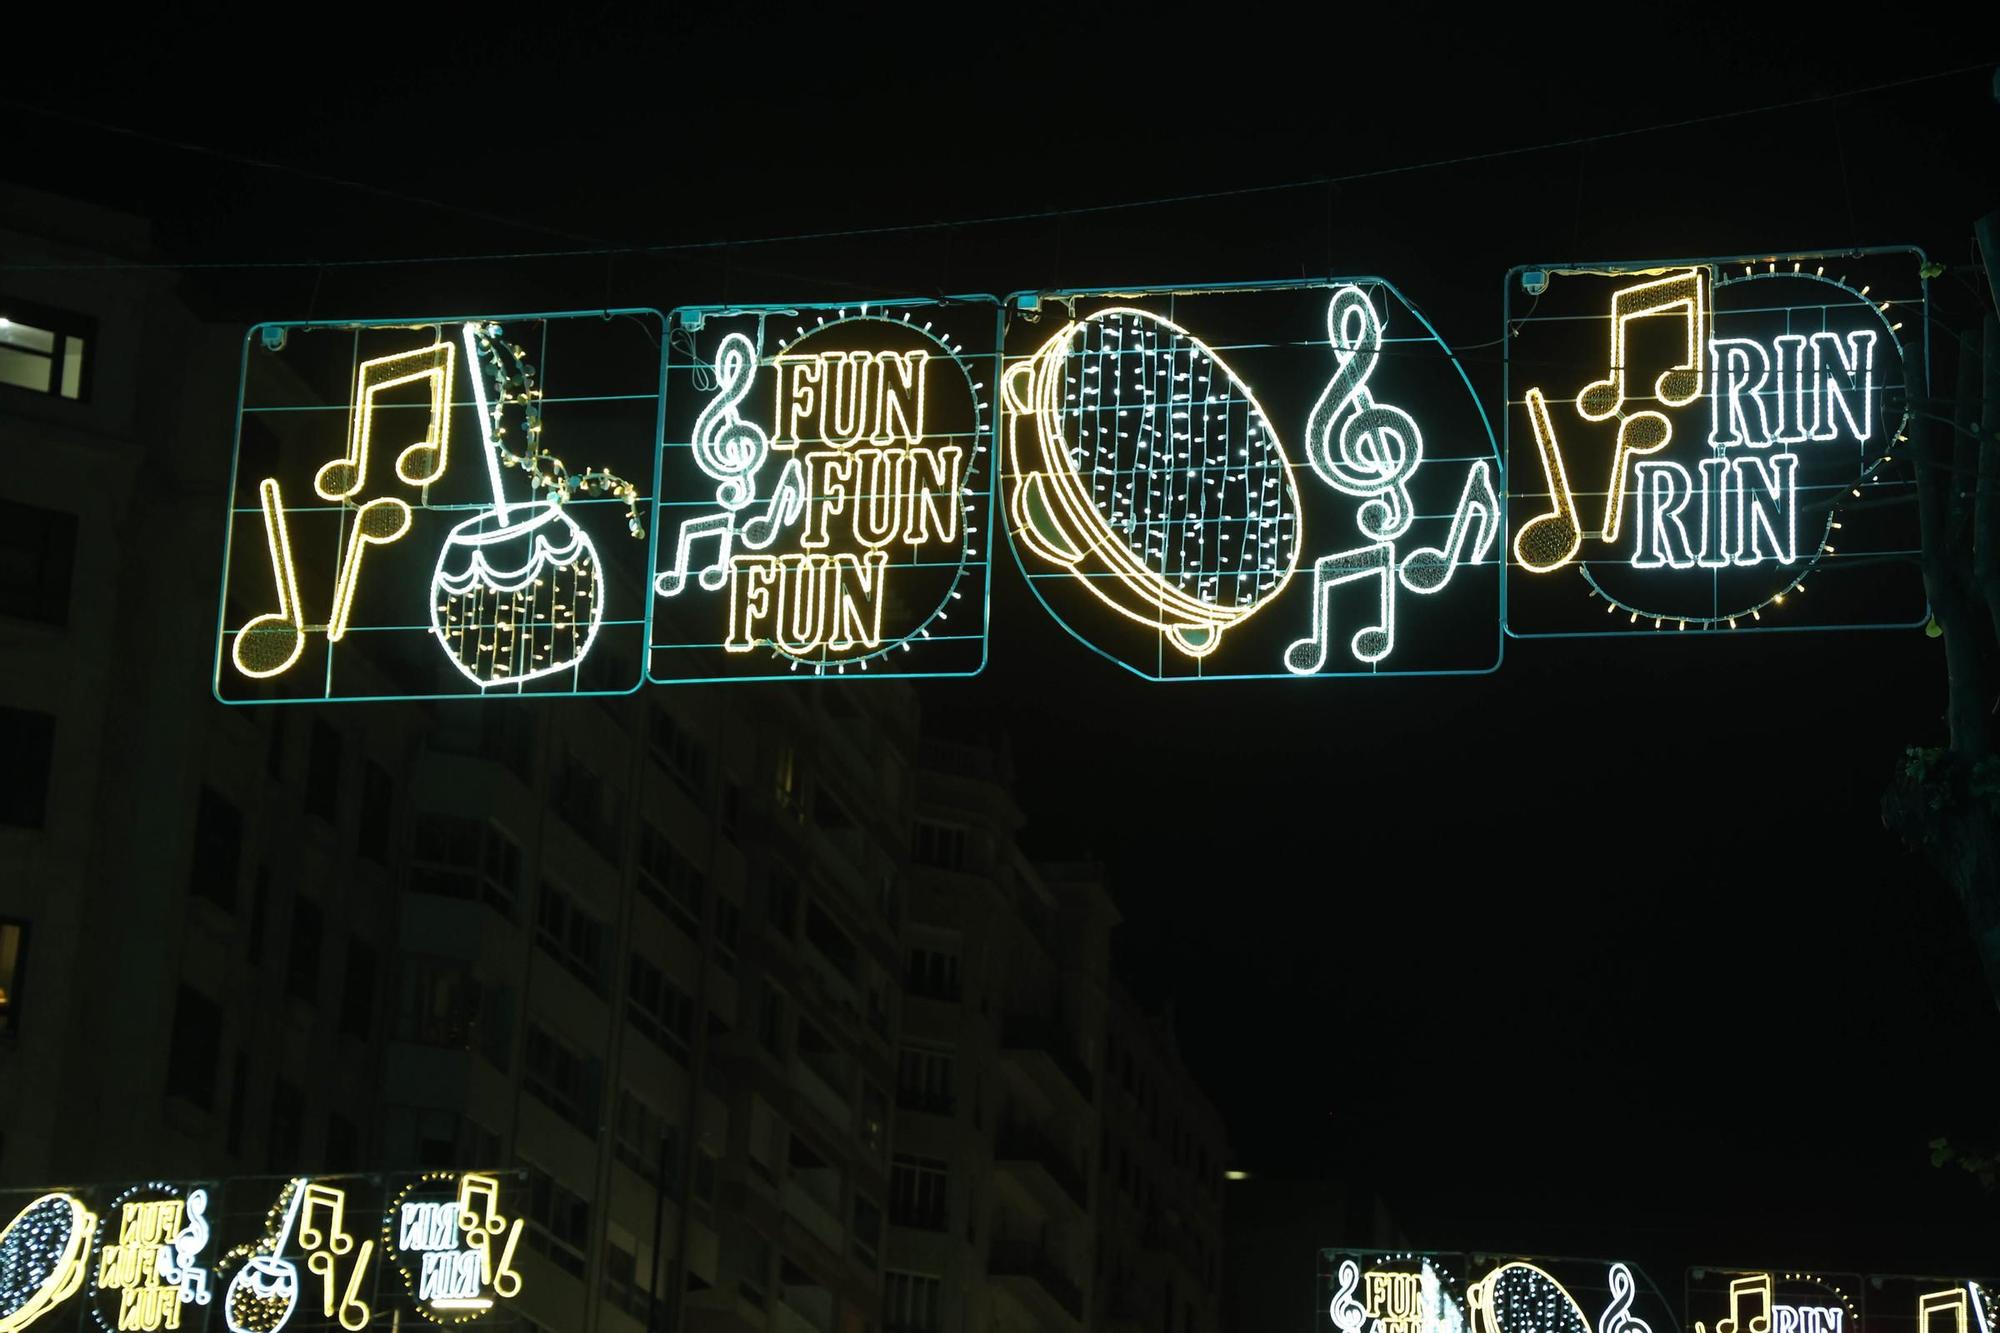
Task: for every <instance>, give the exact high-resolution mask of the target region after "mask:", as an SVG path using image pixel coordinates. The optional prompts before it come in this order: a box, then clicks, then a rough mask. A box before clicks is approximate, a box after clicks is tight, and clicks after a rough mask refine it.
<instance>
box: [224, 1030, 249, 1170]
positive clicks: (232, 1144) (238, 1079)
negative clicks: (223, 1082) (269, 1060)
mask: <svg viewBox="0 0 2000 1333" xmlns="http://www.w3.org/2000/svg"><path fill="white" fill-rule="evenodd" d="M249 1111H250V1056H249V1054H248V1053H247V1052H244V1051H238V1052H236V1060H235V1062H234V1065H233V1067H232V1069H231V1071H230V1076H229V1127H228V1129H227V1131H226V1132H225V1134H224V1137H223V1146H224V1147H225V1148H226V1149H227V1150H228V1152H229V1155H230V1156H231V1157H240V1156H242V1155H243V1122H244V1118H245V1116H247V1115H248V1113H249Z"/></svg>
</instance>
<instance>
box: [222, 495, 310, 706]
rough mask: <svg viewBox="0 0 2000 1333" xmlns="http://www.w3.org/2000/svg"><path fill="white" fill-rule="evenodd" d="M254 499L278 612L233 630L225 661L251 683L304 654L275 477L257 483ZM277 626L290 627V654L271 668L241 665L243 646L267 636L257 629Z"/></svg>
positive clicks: (302, 627) (286, 667)
mask: <svg viewBox="0 0 2000 1333" xmlns="http://www.w3.org/2000/svg"><path fill="white" fill-rule="evenodd" d="M257 499H258V503H259V504H260V505H262V507H263V510H264V540H265V545H266V546H267V547H268V549H269V551H270V555H271V577H272V578H273V579H274V580H276V582H277V585H278V609H277V610H276V611H269V612H266V613H265V614H263V615H261V616H256V617H253V618H252V619H251V620H250V621H249V622H248V623H246V624H245V625H244V626H243V628H242V629H239V630H237V631H236V642H235V643H233V644H231V645H230V647H229V658H230V660H231V661H233V662H234V663H236V669H237V670H238V671H241V672H242V673H243V674H244V675H246V676H248V677H250V678H251V679H252V680H264V679H266V678H268V677H271V676H277V675H282V674H283V673H284V672H287V671H290V670H291V669H292V668H293V667H295V666H297V665H298V662H299V658H300V657H301V656H302V655H303V654H304V653H305V650H306V626H305V619H304V614H303V608H302V607H301V606H300V604H299V573H298V567H297V566H296V565H294V564H293V563H292V534H291V529H290V528H289V527H287V526H286V523H285V497H284V494H283V492H282V491H280V490H279V488H278V479H277V478H276V477H266V478H264V480H262V481H260V482H258V483H257ZM280 622H282V623H285V624H289V625H290V626H291V627H292V651H291V653H290V654H289V655H288V656H287V657H286V658H285V660H284V661H282V662H280V663H279V664H278V665H277V666H274V667H265V668H261V669H259V668H253V667H251V666H249V665H248V664H247V663H245V662H244V660H243V645H244V643H245V642H246V641H248V640H249V639H251V638H252V637H253V636H255V635H258V634H266V635H268V634H269V633H270V631H269V630H266V629H263V628H261V627H262V626H264V625H266V624H267V623H268V624H276V623H280Z"/></svg>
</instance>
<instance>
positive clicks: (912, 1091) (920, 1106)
mask: <svg viewBox="0 0 2000 1333" xmlns="http://www.w3.org/2000/svg"><path fill="white" fill-rule="evenodd" d="M896 1109H897V1110H899V1111H921V1112H923V1113H924V1114H925V1115H942V1116H953V1115H957V1114H958V1098H957V1097H956V1096H954V1095H952V1094H951V1093H949V1092H933V1091H931V1090H930V1089H927V1088H901V1087H899V1088H897V1089H896Z"/></svg>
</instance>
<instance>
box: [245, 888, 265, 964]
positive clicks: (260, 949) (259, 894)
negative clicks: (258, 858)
mask: <svg viewBox="0 0 2000 1333" xmlns="http://www.w3.org/2000/svg"><path fill="white" fill-rule="evenodd" d="M270 904H271V872H270V871H269V870H267V869H265V868H264V867H262V866H259V867H258V868H257V878H256V879H255V880H253V881H251V884H250V924H249V925H248V926H246V927H245V928H244V931H243V961H244V962H246V963H249V964H250V965H252V966H253V967H254V966H255V965H256V964H257V963H258V961H259V960H261V959H262V958H263V957H264V925H265V922H266V919H267V914H268V913H269V911H270Z"/></svg>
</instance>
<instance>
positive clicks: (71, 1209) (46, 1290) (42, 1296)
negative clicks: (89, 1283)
mask: <svg viewBox="0 0 2000 1333" xmlns="http://www.w3.org/2000/svg"><path fill="white" fill-rule="evenodd" d="M96 1230H97V1216H96V1214H94V1213H92V1212H91V1211H90V1210H89V1209H88V1208H86V1207H84V1205H83V1201H82V1200H80V1199H78V1198H77V1197H76V1196H74V1195H71V1194H44V1195H42V1196H41V1197H40V1198H38V1199H35V1200H33V1201H32V1202H30V1203H29V1204H28V1205H27V1206H26V1207H24V1208H22V1209H21V1211H20V1212H18V1213H16V1214H15V1215H14V1218H13V1220H12V1221H10V1222H9V1223H8V1224H7V1225H6V1226H5V1227H4V1228H0V1275H4V1281H0V1333H21V1330H23V1329H26V1328H28V1327H30V1326H32V1325H33V1324H35V1323H37V1322H38V1321H39V1320H40V1319H41V1318H42V1316H44V1315H46V1314H48V1313H49V1311H50V1310H52V1309H54V1308H55V1307H56V1306H58V1305H60V1304H62V1303H63V1302H64V1301H66V1300H68V1299H69V1298H70V1297H72V1296H74V1295H75V1294H76V1292H77V1289H78V1288H79V1287H81V1286H82V1285H83V1280H84V1277H85V1276H86V1271H87V1269H88V1267H89V1264H88V1262H87V1260H88V1256H89V1254H90V1242H91V1237H92V1236H93V1235H94V1234H95V1233H96Z"/></svg>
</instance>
